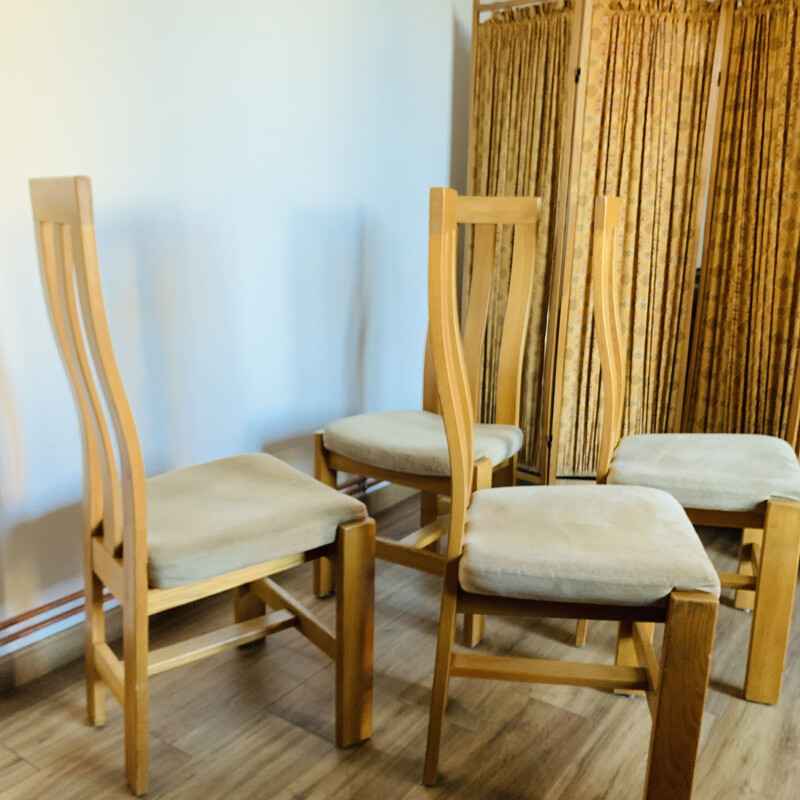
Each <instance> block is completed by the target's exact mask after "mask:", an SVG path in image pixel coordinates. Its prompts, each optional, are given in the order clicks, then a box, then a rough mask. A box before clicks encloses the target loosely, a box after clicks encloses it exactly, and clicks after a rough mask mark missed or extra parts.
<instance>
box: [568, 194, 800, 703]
mask: <svg viewBox="0 0 800 800" xmlns="http://www.w3.org/2000/svg"><path fill="white" fill-rule="evenodd" d="M618 221H619V198H616V197H599V198H598V199H597V203H596V208H595V229H594V247H593V254H592V282H593V296H594V301H593V302H594V323H595V329H596V332H597V340H598V343H599V344H600V356H601V357H600V365H601V371H602V375H603V390H604V410H603V427H602V433H601V445H600V455H599V460H598V467H597V481H598V483H608V484H614V485H625V486H650V487H654V488H658V489H663V490H664V491H667V492H669V493H670V494H672V495H673V496H674V497H675V498H676V499H677V500H678V501H679V502H680V503H681V505H682V506H683V507H684V508H685V510H686V513H687V514H688V516H689V519H690V520H691V521H692V522H693V523H694V524H695V525H709V526H714V527H722V528H742V529H744V534H743V541H742V547H741V551H740V556H739V571H738V573H733V574H729V573H721V574H720V576H719V577H720V581H721V583H722V586H723V587H724V588H730V589H736V590H738V596H737V605H738V606H739V607H741V608H747V607H748V606H749V607H753V599H754V613H753V624H752V629H751V633H750V648H749V653H748V658H747V675H746V678H745V688H744V693H745V697H746V698H747V699H748V700H753V701H757V702H760V703H768V704H775V703H777V702H778V698H779V697H780V690H781V679H782V675H783V667H784V661H785V658H786V648H787V644H788V637H789V627H790V623H791V618H792V606H793V604H794V595H795V584H796V582H797V568H798V560H799V559H800V464H798V461H797V456H796V455H795V452H794V450H793V449H792V447H791V445H789V444H788V442H785V441H784V440H783V439H779V438H777V437H774V436H757V435H750V434H709V433H664V434H647V435H638V436H626V437H624V438H622V439H621V440H620V436H621V431H622V414H623V408H624V403H625V366H624V357H623V340H622V329H621V326H620V318H619V309H618V301H617V293H616V270H615V264H614V250H615V241H616V239H615V237H616V226H617V224H618ZM796 406H797V403H795V406H794V413H795V414H797V413H798V412H797V409H796ZM790 427H792V428H793V430H795V433H796V429H797V422H796V421H795V423H794V425H793V426H790ZM745 592H747V594H744V593H745ZM753 592H754V596H753V594H752V593H753ZM748 595H749V596H748ZM585 637H586V623H585V621H583V620H582V621H580V622H579V623H578V631H577V636H576V638H577V641H578V644H582V643H583V641H584V640H585ZM626 654H627V655H626ZM630 657H631V654H630V647H629V646H627V645H624V643H623V644H621V649H620V654H619V659H620V660H619V663H626V662H627V660H629V659H630Z"/></svg>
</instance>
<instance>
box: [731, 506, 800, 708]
mask: <svg viewBox="0 0 800 800" xmlns="http://www.w3.org/2000/svg"><path fill="white" fill-rule="evenodd" d="M798 559H800V503H797V502H793V501H791V500H783V499H775V500H770V501H769V503H768V504H767V518H766V522H765V524H764V540H763V546H762V549H761V566H760V570H759V576H758V583H757V586H756V602H755V610H754V612H753V628H752V630H751V632H750V650H749V654H748V658H747V677H746V679H745V689H744V696H745V698H746V699H747V700H752V701H755V702H758V703H767V704H769V705H774V704H775V703H777V702H778V698H779V697H780V693H781V680H782V678H783V666H784V661H785V659H786V647H787V644H788V640H789V627H790V625H791V622H792V607H793V605H794V594H795V587H796V585H797V565H798Z"/></svg>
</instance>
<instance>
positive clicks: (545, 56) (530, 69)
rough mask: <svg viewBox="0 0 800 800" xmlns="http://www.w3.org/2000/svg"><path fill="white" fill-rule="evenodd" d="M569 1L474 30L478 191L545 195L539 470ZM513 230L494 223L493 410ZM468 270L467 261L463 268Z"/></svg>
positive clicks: (532, 344)
mask: <svg viewBox="0 0 800 800" xmlns="http://www.w3.org/2000/svg"><path fill="white" fill-rule="evenodd" d="M573 15H574V11H573V7H572V4H571V2H552V3H547V4H544V5H539V6H532V7H527V8H522V9H510V10H507V11H503V12H499V13H496V14H494V15H492V17H491V18H489V19H488V20H486V21H485V22H482V23H481V24H480V25H479V26H478V30H477V32H476V33H475V47H476V53H475V83H474V87H473V91H474V99H473V118H472V126H473V130H472V140H473V170H472V175H471V179H472V191H473V193H474V194H477V195H500V196H503V195H507V196H513V195H527V196H540V197H542V212H541V216H540V219H539V240H538V247H537V252H536V266H535V276H534V282H535V286H534V294H533V303H532V308H531V316H530V327H529V330H528V339H527V345H526V351H525V359H524V366H523V378H522V405H521V410H520V418H521V423H520V424H521V426H522V428H523V431H524V433H525V444H524V446H523V450H522V452H521V453H520V465H521V466H524V467H528V468H529V469H531V470H532V471H537V470H538V466H539V460H540V457H541V446H542V436H541V430H540V414H541V403H542V401H543V399H544V398H545V397H546V396H547V394H546V393H545V392H543V391H542V371H543V365H544V348H545V331H546V325H547V307H548V300H549V292H550V284H551V280H552V276H553V271H554V268H555V265H554V263H553V261H554V244H555V238H556V231H555V203H556V198H557V195H558V171H559V156H560V151H561V143H562V137H563V136H564V135H569V130H567V128H568V125H569V119H568V117H567V115H566V113H565V110H564V108H563V99H564V86H565V78H566V71H567V69H568V68H569V46H570V32H571V27H572V21H573ZM511 239H512V232H511V229H510V227H505V228H500V229H499V231H498V236H497V242H496V250H495V275H494V281H493V286H492V295H491V300H490V312H489V319H488V325H487V335H486V345H485V356H484V375H483V382H482V386H483V389H482V394H481V398H480V408H479V415H480V418H481V419H483V420H485V421H491V420H492V419H494V410H495V401H496V397H495V394H496V392H495V390H496V379H497V366H498V359H499V352H500V339H501V333H502V325H503V320H504V316H505V308H506V303H507V301H508V285H509V277H510V267H511V249H512V244H513V243H512V241H511ZM466 272H467V277H468V276H469V268H468V269H467V271H466Z"/></svg>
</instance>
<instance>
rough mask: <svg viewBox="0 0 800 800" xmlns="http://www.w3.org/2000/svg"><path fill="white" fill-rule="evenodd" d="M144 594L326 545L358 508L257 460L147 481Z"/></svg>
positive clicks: (267, 459) (258, 456) (277, 464)
mask: <svg viewBox="0 0 800 800" xmlns="http://www.w3.org/2000/svg"><path fill="white" fill-rule="evenodd" d="M147 498H148V508H147V512H148V528H147V544H148V563H147V573H148V579H149V583H150V586H151V587H153V588H158V589H167V588H171V587H173V586H180V585H182V584H185V583H192V582H194V581H199V580H203V579H204V578H210V577H213V576H216V575H221V574H223V573H226V572H233V571H234V570H237V569H241V568H242V567H248V566H252V565H254V564H260V563H262V562H264V561H271V560H273V559H276V558H283V557H284V556H288V555H292V554H294V553H301V552H303V551H306V550H312V549H314V548H316V547H322V546H323V545H326V544H330V543H331V542H333V541H334V540H335V538H336V530H337V526H338V525H339V524H340V523H344V522H351V521H355V520H358V519H366V516H367V512H366V509H365V507H364V505H363V504H362V503H360V502H359V501H358V500H354V499H353V498H352V497H348V496H347V495H344V494H342V493H341V492H337V491H335V490H333V489H331V488H330V487H328V486H323V485H322V484H321V483H319V482H318V481H315V480H313V479H312V478H310V477H308V476H306V475H304V474H303V473H301V472H298V471H297V470H296V469H293V468H292V467H290V466H289V465H288V464H285V463H284V462H283V461H280V460H278V459H277V458H274V457H273V456H269V455H266V454H264V453H252V454H248V455H241V456H233V457H232V458H224V459H221V460H219V461H211V462H209V463H207V464H200V465H198V466H196V467H188V468H187V469H180V470H176V471H175V472H169V473H167V474H165V475H159V476H157V477H155V478H150V479H149V480H148V481H147Z"/></svg>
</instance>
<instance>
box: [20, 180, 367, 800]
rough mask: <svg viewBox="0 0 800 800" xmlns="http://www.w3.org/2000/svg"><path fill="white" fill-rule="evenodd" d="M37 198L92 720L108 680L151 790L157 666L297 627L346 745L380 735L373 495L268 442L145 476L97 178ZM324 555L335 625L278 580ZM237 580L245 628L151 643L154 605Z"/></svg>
mask: <svg viewBox="0 0 800 800" xmlns="http://www.w3.org/2000/svg"><path fill="white" fill-rule="evenodd" d="M31 198H32V201H33V216H34V220H35V227H36V241H37V246H38V251H39V263H40V268H41V275H42V282H43V284H44V289H45V295H46V300H47V305H48V310H49V313H50V319H51V322H52V326H53V331H54V334H55V338H56V341H57V344H58V347H59V350H60V352H61V356H62V358H63V361H64V365H65V368H66V371H67V374H68V377H69V381H70V384H71V388H72V391H73V394H74V398H75V402H76V405H77V407H78V411H79V417H80V423H81V433H82V440H83V467H84V493H83V520H84V573H85V581H86V697H87V704H88V713H89V721H90V722H91V724H93V725H102V724H103V722H104V718H105V689H106V687H107V688H109V689H110V690H111V692H112V694H113V695H114V696H115V697H116V698H117V700H118V701H119V702H120V704H121V705H122V708H123V710H124V715H125V771H126V776H127V779H128V783H129V784H130V787H131V789H132V790H133V791H134V792H135V793H136V794H142V793H144V792H145V791H146V790H147V763H148V751H147V744H148V740H147V736H148V734H147V731H148V720H147V715H148V710H147V709H148V705H147V693H148V688H147V687H148V678H149V677H150V676H151V675H155V674H157V673H159V672H163V671H165V670H168V669H173V668H174V667H179V666H181V665H183V664H188V663H190V662H192V661H195V660H197V659H200V658H204V657H206V656H210V655H213V654H214V653H217V652H219V651H221V650H223V649H225V648H228V647H232V646H235V645H242V644H246V643H249V642H253V641H256V640H258V639H263V638H264V637H266V636H267V635H269V634H272V633H276V632H278V631H281V630H284V629H286V628H297V629H298V630H299V631H300V633H302V634H303V635H304V636H306V637H307V638H308V639H309V640H310V641H312V642H313V643H314V644H315V645H317V646H318V647H319V648H320V649H321V650H322V651H323V652H324V653H325V654H326V655H327V656H328V657H329V658H330V659H332V660H333V661H334V663H335V675H336V679H335V683H336V741H337V743H338V744H339V745H342V746H347V745H352V744H355V743H356V742H359V741H361V740H363V739H366V738H368V737H369V736H370V734H371V726H372V663H373V590H374V581H373V572H374V537H375V526H374V522H373V521H372V520H371V519H369V518H368V517H367V515H366V510H365V508H364V506H363V505H362V504H361V503H359V502H357V501H355V500H353V499H352V498H349V497H346V496H344V495H342V494H341V493H339V492H336V491H333V490H332V489H329V488H328V487H325V486H322V485H321V484H320V483H319V482H318V481H315V480H313V479H312V478H310V477H307V476H305V475H303V474H302V473H300V472H298V471H297V470H294V469H292V468H291V467H289V466H288V465H286V464H284V463H283V462H281V461H278V460H277V459H276V458H273V457H272V456H269V455H265V454H263V453H255V454H249V455H242V456H235V457H232V458H225V459H222V460H220V461H214V462H210V463H208V464H202V465H199V466H195V467H189V468H188V469H182V470H177V471H175V472H171V473H168V474H165V475H160V476H158V477H155V478H151V479H149V480H146V479H145V472H144V464H143V461H142V453H141V448H140V446H139V439H138V435H137V432H136V427H135V425H134V421H133V417H132V415H131V409H130V406H129V405H128V401H127V398H126V395H125V391H124V388H123V385H122V381H121V379H120V374H119V371H118V369H117V364H116V360H115V357H114V352H113V349H112V346H111V339H110V337H109V333H108V325H107V321H106V316H105V311H104V307H103V296H102V291H101V288H100V275H99V272H98V265H97V251H96V244H95V234H94V223H93V216H92V197H91V184H90V181H89V179H88V178H85V177H69V178H52V179H41V180H32V181H31ZM106 410H107V412H106ZM117 459H118V460H117ZM321 555H325V556H326V557H327V558H330V559H331V560H332V562H333V563H334V564H335V569H336V574H337V576H338V578H339V580H340V583H339V585H340V586H343V587H344V590H343V591H340V592H339V593H338V595H337V609H336V611H337V618H336V633H335V635H334V634H333V633H332V632H330V631H329V630H327V629H326V628H325V627H324V626H323V625H322V624H321V623H320V622H319V621H318V620H317V619H316V618H315V616H314V615H313V614H312V613H311V612H310V611H308V610H307V609H306V608H304V607H303V606H302V605H301V604H300V603H298V602H297V601H296V600H294V598H292V597H291V595H289V594H287V593H286V591H285V590H283V589H282V588H281V587H280V586H278V585H277V584H276V583H274V582H273V581H271V580H270V579H269V577H268V576H269V575H272V574H274V573H277V572H280V571H283V570H286V569H288V568H290V567H293V566H295V565H298V564H302V563H303V562H305V561H309V560H311V559H314V558H318V557H319V556H321ZM104 588H105V589H108V590H109V591H110V592H111V593H112V594H113V596H114V597H115V598H116V599H117V600H118V601H119V603H120V605H121V606H122V618H123V651H124V656H123V658H122V660H120V659H118V658H117V657H116V656H115V655H114V653H113V651H112V650H111V648H110V647H109V646H108V644H107V643H106V639H105V630H104V620H103V599H102V596H103V589H104ZM228 590H233V611H234V616H235V620H236V621H235V624H233V625H230V626H228V627H225V628H222V629H221V630H217V631H214V632H212V633H207V634H204V635H202V636H198V637H196V638H193V639H190V640H188V641H184V642H180V643H178V644H174V645H171V646H168V647H164V648H161V649H159V650H154V651H150V652H148V618H149V616H150V615H151V614H156V613H158V612H160V611H164V610H166V609H169V608H174V607H176V606H180V605H183V604H185V603H190V602H192V601H194V600H198V599H200V598H202V597H206V596H209V595H214V594H218V593H220V592H224V591H228ZM267 605H268V606H270V607H271V608H272V609H273V610H272V611H270V612H269V613H265V612H266V608H265V606H267ZM265 767H266V768H268V765H265Z"/></svg>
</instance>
